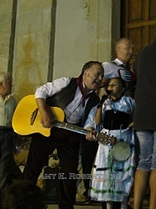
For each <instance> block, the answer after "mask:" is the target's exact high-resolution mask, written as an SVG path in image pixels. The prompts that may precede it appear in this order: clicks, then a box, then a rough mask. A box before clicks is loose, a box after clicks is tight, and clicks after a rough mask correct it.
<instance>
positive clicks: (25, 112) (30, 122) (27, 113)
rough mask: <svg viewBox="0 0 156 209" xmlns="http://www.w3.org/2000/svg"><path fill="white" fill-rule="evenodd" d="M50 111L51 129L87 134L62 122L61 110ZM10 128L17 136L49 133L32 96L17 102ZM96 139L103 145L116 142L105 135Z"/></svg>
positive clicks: (62, 113) (113, 138)
mask: <svg viewBox="0 0 156 209" xmlns="http://www.w3.org/2000/svg"><path fill="white" fill-rule="evenodd" d="M51 111H52V114H53V115H54V117H55V119H56V120H55V122H54V123H53V124H52V126H53V127H58V128H62V129H66V130H69V131H72V132H76V133H80V134H83V135H86V134H87V133H88V132H89V130H86V129H83V128H81V127H79V126H76V125H73V124H69V123H66V122H64V117H65V114H64V111H63V110H62V109H61V108H59V107H51ZM12 127H13V129H14V131H15V132H16V133H17V134H19V135H29V134H33V133H40V134H42V135H44V136H45V137H48V136H50V132H51V128H44V127H43V126H42V124H41V116H40V112H39V110H38V107H37V104H36V100H35V96H34V95H33V94H30V95H27V96H25V97H23V98H22V99H21V100H20V101H19V103H18V105H17V107H16V109H15V111H14V114H13V119H12ZM96 139H97V140H98V141H100V142H101V143H103V144H114V143H115V141H116V138H115V137H113V136H110V135H108V134H106V133H97V136H96Z"/></svg>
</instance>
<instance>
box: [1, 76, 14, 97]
mask: <svg viewBox="0 0 156 209" xmlns="http://www.w3.org/2000/svg"><path fill="white" fill-rule="evenodd" d="M11 89H12V81H11V79H6V80H5V81H3V82H2V83H0V91H1V95H2V96H3V97H5V96H7V95H9V94H11Z"/></svg>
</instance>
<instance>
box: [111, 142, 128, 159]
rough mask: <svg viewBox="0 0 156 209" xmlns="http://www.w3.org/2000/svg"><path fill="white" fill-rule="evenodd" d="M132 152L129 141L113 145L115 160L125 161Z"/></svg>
mask: <svg viewBox="0 0 156 209" xmlns="http://www.w3.org/2000/svg"><path fill="white" fill-rule="evenodd" d="M130 154H131V150H130V145H129V144H128V143H127V142H124V141H119V142H116V143H115V144H114V145H113V147H112V156H113V158H114V160H118V161H125V160H127V159H128V158H129V156H130Z"/></svg>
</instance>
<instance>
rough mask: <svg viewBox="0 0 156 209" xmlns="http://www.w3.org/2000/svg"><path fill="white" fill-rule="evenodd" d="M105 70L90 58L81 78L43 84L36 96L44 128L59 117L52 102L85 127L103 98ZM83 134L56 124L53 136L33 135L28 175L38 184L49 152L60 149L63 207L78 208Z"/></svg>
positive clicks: (48, 126) (25, 176) (27, 166)
mask: <svg viewBox="0 0 156 209" xmlns="http://www.w3.org/2000/svg"><path fill="white" fill-rule="evenodd" d="M103 73H104V72H103V67H102V63H100V62H98V61H89V62H87V63H86V64H85V65H84V66H83V68H82V72H81V74H80V76H79V77H78V78H70V77H62V78H59V79H56V80H53V81H52V82H49V83H46V84H44V85H43V86H41V87H39V88H38V89H37V90H36V93H35V98H36V102H37V105H38V108H39V111H40V114H41V118H42V125H43V127H45V128H50V127H52V124H53V122H54V120H55V119H54V117H53V115H52V113H51V111H50V108H49V107H48V105H51V106H56V105H57V106H59V107H61V108H62V109H63V110H64V112H65V121H66V122H67V123H70V124H74V125H78V126H81V127H82V126H83V125H84V123H85V120H86V118H87V116H88V114H89V112H90V110H91V108H92V107H93V106H95V105H96V104H97V103H98V101H99V98H98V96H97V95H96V93H95V90H96V89H97V88H99V86H100V84H101V81H102V79H103ZM49 97H51V98H50V99H48V98H49ZM47 103H48V105H47ZM80 137H81V136H80V134H78V133H74V132H72V131H68V130H64V129H62V128H57V127H53V128H52V129H51V135H50V137H47V138H46V137H44V136H42V135H40V134H34V136H33V138H32V142H31V146H30V150H29V155H28V160H27V164H26V166H25V170H24V178H25V179H28V180H31V181H33V182H35V183H36V181H37V178H38V176H39V174H40V172H41V170H42V167H43V166H44V165H45V162H47V160H48V156H49V154H51V153H52V151H53V150H54V149H55V148H57V151H58V157H59V160H60V169H61V170H60V173H59V174H58V178H59V197H58V205H59V209H74V206H73V205H74V203H75V196H76V181H77V179H76V178H75V174H77V168H78V159H79V145H80Z"/></svg>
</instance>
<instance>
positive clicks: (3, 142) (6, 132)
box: [0, 127, 20, 192]
mask: <svg viewBox="0 0 156 209" xmlns="http://www.w3.org/2000/svg"><path fill="white" fill-rule="evenodd" d="M16 137H17V135H16V134H15V133H14V131H13V130H12V129H11V128H5V127H4V128H2V127H0V192H2V190H3V189H4V188H5V187H6V186H8V185H9V184H11V183H12V180H13V179H16V178H18V174H19V173H20V171H19V168H17V165H16V163H15V160H14V156H13V148H14V139H15V138H16Z"/></svg>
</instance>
